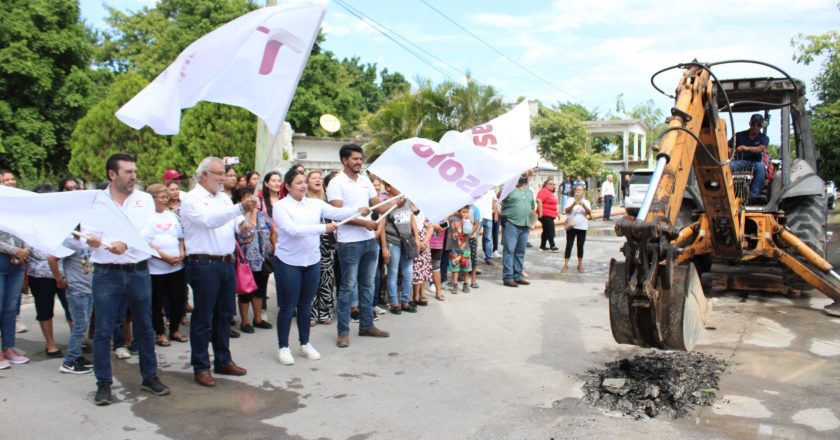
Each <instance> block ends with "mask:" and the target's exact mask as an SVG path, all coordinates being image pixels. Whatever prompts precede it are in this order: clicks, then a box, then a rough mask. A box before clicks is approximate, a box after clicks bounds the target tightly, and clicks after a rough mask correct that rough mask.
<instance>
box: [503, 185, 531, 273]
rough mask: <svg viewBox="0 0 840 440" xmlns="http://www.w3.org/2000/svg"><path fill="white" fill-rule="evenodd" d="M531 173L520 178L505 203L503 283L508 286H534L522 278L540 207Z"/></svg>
mask: <svg viewBox="0 0 840 440" xmlns="http://www.w3.org/2000/svg"><path fill="white" fill-rule="evenodd" d="M529 177H530V172H529V173H525V174H523V175H522V176H520V177H519V182H517V184H516V188H514V189H513V191H511V192H510V194H508V196H507V197H505V199H504V200H502V216H503V217H504V218H505V223H504V224H503V225H502V243H503V244H504V251H503V252H502V281H503V282H504V285H505V286H508V287H519V285H520V284H522V285H527V284H531V283H529V282H528V281H525V280H524V279H523V278H522V268H523V267H524V266H525V248H526V245H527V243H528V234H529V233H530V231H531V224H530V216H531V212H533V211H534V209H535V207H536V202H535V201H534V192H533V191H531V188H529V187H528V178H529Z"/></svg>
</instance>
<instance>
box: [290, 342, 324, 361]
mask: <svg viewBox="0 0 840 440" xmlns="http://www.w3.org/2000/svg"><path fill="white" fill-rule="evenodd" d="M286 350H288V348H287V349H286ZM300 354H301V355H302V356H303V357H305V358H307V359H309V360H313V361H317V360H318V359H321V353H318V350H316V349H315V347H313V346H312V344H306V345H301V346H300ZM289 356H291V354H290V355H289Z"/></svg>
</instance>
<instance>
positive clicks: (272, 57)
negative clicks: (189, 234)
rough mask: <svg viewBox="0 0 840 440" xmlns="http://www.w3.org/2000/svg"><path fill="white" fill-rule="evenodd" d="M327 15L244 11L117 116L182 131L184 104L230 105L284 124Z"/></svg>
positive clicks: (303, 6) (311, 10) (272, 125)
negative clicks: (212, 103)
mask: <svg viewBox="0 0 840 440" xmlns="http://www.w3.org/2000/svg"><path fill="white" fill-rule="evenodd" d="M325 13H326V5H325V4H315V3H296V4H293V5H284V6H272V7H267V8H262V9H258V10H256V11H252V12H250V13H248V14H245V15H243V16H241V17H239V18H237V19H235V20H233V21H231V22H229V23H227V24H225V25H223V26H221V27H219V28H218V29H216V30H214V31H213V32H210V33H209V34H207V35H205V36H203V37H201V38H199V39H198V40H196V41H194V42H193V43H192V44H190V45H189V46H188V47H187V48H186V49H184V51H183V52H181V54H180V55H178V58H177V59H175V62H174V63H172V64H170V65H169V67H167V68H166V70H164V71H163V73H161V74H160V75H158V77H157V78H155V80H154V81H152V82H151V84H149V85H148V86H146V88H145V89H143V90H142V91H140V93H138V94H137V95H136V96H135V97H134V98H131V100H130V101H128V102H127V103H126V104H125V105H123V106H122V108H120V109H119V110H118V111H117V113H116V116H117V118H119V120H120V121H123V122H124V123H126V124H127V125H129V126H131V127H133V128H136V129H138V130H139V129H140V128H142V127H143V126H144V125H148V126H149V127H151V128H152V130H154V131H155V132H156V133H158V134H177V133H178V129H179V126H180V123H181V109H185V108H190V107H192V106H194V105H196V104H197V103H198V102H199V101H210V102H218V103H221V104H230V105H235V106H238V107H242V108H245V109H248V110H250V111H251V112H252V113H254V114H255V115H257V116H259V117H260V118H262V119H263V120H264V121H265V122H266V124H267V126H268V129H269V130H270V131H271V133H272V134H274V133H276V132H277V130H279V129H280V126H281V124H282V123H283V119H284V118H285V117H286V112H287V111H288V109H289V105H290V104H291V101H292V96H293V95H294V93H295V88H296V87H297V84H298V81H299V80H300V76H301V73H302V72H303V68H304V67H305V65H306V60H307V59H308V58H309V52H310V51H311V50H312V45H313V44H314V43H315V38H316V37H317V36H318V30H319V29H320V26H321V21H322V20H323V18H324V14H325Z"/></svg>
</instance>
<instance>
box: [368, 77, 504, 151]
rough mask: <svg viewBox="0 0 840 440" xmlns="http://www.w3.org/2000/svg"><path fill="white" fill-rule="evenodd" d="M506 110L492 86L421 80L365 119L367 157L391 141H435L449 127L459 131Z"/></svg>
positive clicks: (469, 81)
mask: <svg viewBox="0 0 840 440" xmlns="http://www.w3.org/2000/svg"><path fill="white" fill-rule="evenodd" d="M505 111H506V109H505V107H504V105H503V104H502V97H501V95H499V93H498V92H497V91H496V90H495V89H494V88H493V87H492V86H486V85H481V84H478V83H476V82H475V81H473V80H470V79H468V81H467V82H466V83H465V84H460V83H454V82H449V81H447V82H443V83H440V84H438V85H433V84H432V83H431V82H430V81H428V80H425V81H423V82H421V83H420V85H419V87H418V89H417V91H416V92H414V93H410V92H402V93H399V94H397V95H396V96H394V97H393V98H392V99H391V100H390V101H388V102H386V103H385V104H384V105H383V106H382V107H381V108H380V109H379V111H377V112H376V113H375V114H373V115H371V116H370V117H369V118H368V119H367V121H366V124H365V125H366V128H367V134H368V135H369V136H370V138H371V143H370V145H369V146H368V148H369V152H368V153H367V155H368V157H376V156H378V155H379V154H380V153H381V152H382V151H384V150H385V149H386V148H387V147H388V146H390V145H391V144H393V143H394V142H397V141H400V140H403V139H408V138H411V137H415V136H416V137H422V138H426V139H431V140H435V141H436V140H439V139H440V138H441V137H443V135H444V134H445V133H446V132H447V131H450V130H457V131H463V130H466V129H468V128H471V127H475V126H476V125H480V124H482V123H484V122H487V121H489V120H491V119H493V118H495V117H496V116H499V115H501V114H502V113H504V112H505Z"/></svg>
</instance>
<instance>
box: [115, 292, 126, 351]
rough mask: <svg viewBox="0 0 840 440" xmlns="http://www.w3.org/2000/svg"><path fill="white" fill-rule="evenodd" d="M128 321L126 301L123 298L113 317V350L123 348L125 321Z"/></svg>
mask: <svg viewBox="0 0 840 440" xmlns="http://www.w3.org/2000/svg"><path fill="white" fill-rule="evenodd" d="M126 319H128V301H126V300H125V298H123V300H122V301H120V305H119V306H118V307H117V315H116V316H115V317H114V350H116V349H118V348H120V347H125V321H126Z"/></svg>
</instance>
